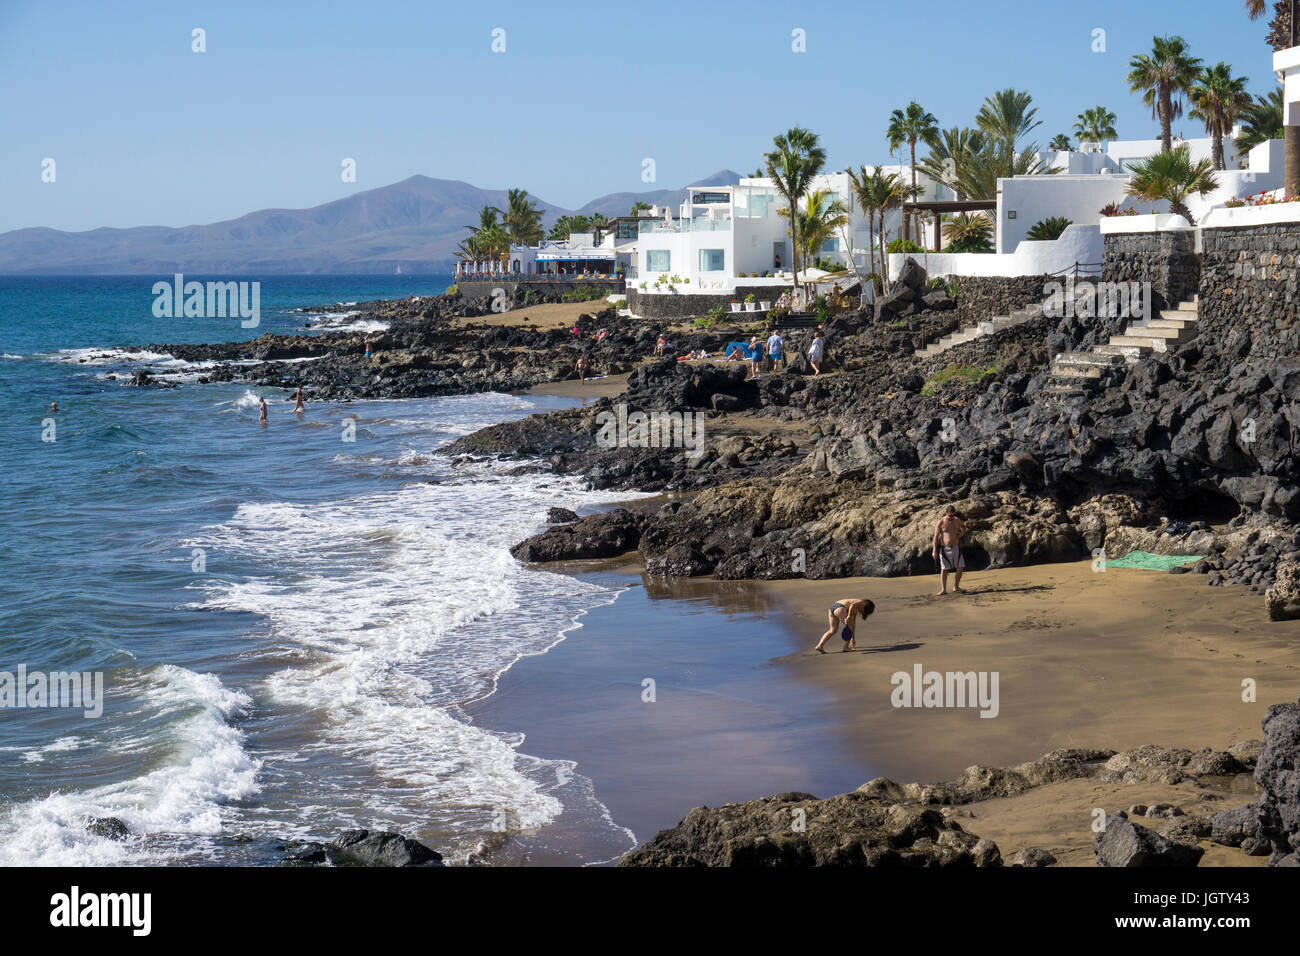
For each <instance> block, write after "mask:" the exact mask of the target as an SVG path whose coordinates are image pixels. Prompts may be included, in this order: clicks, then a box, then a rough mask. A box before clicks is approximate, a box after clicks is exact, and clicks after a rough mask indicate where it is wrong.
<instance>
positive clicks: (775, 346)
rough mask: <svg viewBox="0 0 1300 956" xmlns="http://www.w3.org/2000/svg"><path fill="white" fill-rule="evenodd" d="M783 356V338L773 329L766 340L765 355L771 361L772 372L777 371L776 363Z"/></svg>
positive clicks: (778, 362)
mask: <svg viewBox="0 0 1300 956" xmlns="http://www.w3.org/2000/svg"><path fill="white" fill-rule="evenodd" d="M784 356H785V339H783V338H781V333H780V332H778V331H776V330H775V329H773V330H772V335H771V337H769V338H768V340H767V357H768V358H769V359H770V360H771V362H772V371H773V372H775V371H777V365H778V364H780V362H781V359H782V358H783V357H784Z"/></svg>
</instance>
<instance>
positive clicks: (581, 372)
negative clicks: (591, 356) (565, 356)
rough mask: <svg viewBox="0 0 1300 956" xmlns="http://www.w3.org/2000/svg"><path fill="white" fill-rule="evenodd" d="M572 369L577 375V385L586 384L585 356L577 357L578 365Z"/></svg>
mask: <svg viewBox="0 0 1300 956" xmlns="http://www.w3.org/2000/svg"><path fill="white" fill-rule="evenodd" d="M574 369H575V370H576V371H577V373H578V384H579V385H585V384H587V356H585V355H579V356H578V363H577V364H576V365H575V366H574Z"/></svg>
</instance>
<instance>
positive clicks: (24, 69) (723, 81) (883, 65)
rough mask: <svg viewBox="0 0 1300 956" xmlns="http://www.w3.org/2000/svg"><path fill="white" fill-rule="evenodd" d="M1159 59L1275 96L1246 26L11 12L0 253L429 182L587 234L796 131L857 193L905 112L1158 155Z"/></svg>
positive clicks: (1156, 3) (771, 16)
mask: <svg viewBox="0 0 1300 956" xmlns="http://www.w3.org/2000/svg"><path fill="white" fill-rule="evenodd" d="M195 27H201V28H203V29H204V30H205V31H206V40H207V52H205V53H201V54H200V53H194V52H192V51H191V30H192V29H193V28H195ZM495 28H501V29H504V30H505V46H506V49H505V52H504V53H493V52H492V49H491V44H492V31H493V30H494V29H495ZM795 29H802V30H804V31H805V32H806V46H807V50H806V52H804V53H795V52H793V51H792V49H791V44H792V40H791V32H792V31H793V30H795ZM1094 29H1102V30H1105V31H1106V36H1105V40H1106V52H1104V53H1094V52H1092V45H1093V30H1094ZM1156 33H1161V34H1164V33H1181V34H1182V35H1183V36H1184V37H1186V38H1187V40H1188V41H1189V43H1190V45H1191V48H1192V52H1193V53H1194V54H1195V55H1198V56H1200V57H1201V58H1202V59H1204V60H1206V61H1208V62H1216V61H1218V60H1225V61H1227V62H1229V63H1231V64H1232V65H1233V67H1234V69H1235V71H1236V72H1237V73H1239V74H1244V75H1246V76H1248V77H1250V80H1251V83H1250V88H1251V90H1252V92H1256V93H1262V92H1267V91H1268V90H1269V89H1270V88H1271V87H1272V85H1273V80H1272V77H1271V51H1270V50H1269V48H1268V47H1267V45H1266V44H1265V42H1264V37H1265V34H1266V33H1267V24H1266V21H1264V20H1258V21H1255V22H1253V23H1252V22H1251V21H1250V20H1249V19H1247V17H1246V15H1245V13H1244V12H1243V9H1242V4H1241V2H1239V0H1208V2H1207V0H1200V2H1198V3H1195V4H1192V5H1189V4H1187V3H1186V2H1185V0H1183V2H1175V0H1142V2H1133V0H1126V2H1114V0H1093V2H1091V3H1088V4H1066V3H1060V2H1051V0H1048V2H1043V0H1038V2H1022V0H985V2H981V3H972V2H971V0H929V2H926V3H914V2H906V3H905V2H901V0H899V2H892V3H877V2H867V0H839V2H834V3H827V2H819V0H804V2H801V3H797V4H792V3H774V2H766V0H745V2H708V0H696V2H675V0H649V2H635V3H628V2H626V0H608V2H602V3H596V2H588V0H563V2H560V0H549V2H546V0H532V2H528V3H516V2H513V0H498V2H495V3H467V2H464V0H459V2H454V3H449V2H428V0H425V2H422V3H420V2H412V3H400V2H386V0H369V2H364V3H360V2H346V3H341V2H329V0H323V2H316V3H287V2H286V3H271V2H269V0H262V2H260V3H252V2H243V0H222V2H213V3H185V2H170V3H162V2H160V3H150V2H131V0H126V2H123V3H105V2H103V0H96V2H85V3H82V2H71V3H61V2H56V0H46V2H36V0H0V89H2V90H3V91H4V93H3V103H4V105H3V107H2V108H0V117H3V122H4V135H3V136H2V137H0V231H5V230H9V229H14V228H20V227H24V226H53V227H56V228H60V229H74V230H80V229H90V228H94V227H96V226H137V225H168V226H181V225H187V224H190V223H202V222H211V221H215V220H219V219H227V218H233V217H235V216H239V215H242V214H243V213H245V212H250V211H252V210H255V209H261V208H266V207H274V206H280V207H290V208H297V207H304V206H311V205H315V204H317V203H322V202H327V201H329V200H331V199H337V198H341V197H343V196H346V195H349V194H350V193H352V192H355V191H358V190H361V189H369V188H374V187H376V186H382V185H386V184H388V183H391V182H395V181H397V180H400V179H404V178H406V177H407V176H410V175H413V174H415V173H423V174H426V175H429V176H434V177H438V178H445V179H463V180H465V181H467V182H470V183H473V184H474V185H476V186H482V187H485V188H504V187H507V186H522V187H524V188H526V189H528V190H529V191H530V192H532V193H534V194H536V195H538V196H540V197H542V198H543V199H545V200H547V201H549V202H553V203H556V204H559V205H562V206H568V207H576V206H579V205H581V204H583V203H585V202H586V201H588V200H590V199H593V198H595V197H596V196H598V195H601V194H604V193H608V192H615V191H623V190H641V189H648V188H654V187H652V186H649V185H647V184H645V183H643V182H642V180H641V169H642V160H643V159H644V158H646V157H651V158H653V159H654V160H655V164H656V172H657V182H656V183H655V186H659V187H677V186H680V185H683V184H684V183H686V182H689V181H691V180H694V179H698V178H700V177H703V176H706V175H708V174H710V173H712V172H715V171H717V170H719V169H723V168H732V169H735V170H737V171H738V172H741V173H748V172H750V171H752V170H753V169H754V167H755V166H757V165H758V163H759V159H760V156H761V154H762V152H763V151H764V150H765V149H766V148H767V147H768V146H769V145H770V142H771V138H772V135H773V134H774V133H776V132H778V131H780V130H783V129H785V128H787V127H789V126H791V125H794V124H796V123H797V124H801V125H804V126H808V127H809V128H811V129H812V130H814V131H815V132H817V133H818V134H820V135H821V137H822V140H823V143H824V145H825V146H826V148H827V152H828V158H829V163H830V165H831V166H832V167H834V168H843V167H844V166H845V165H848V164H853V165H855V166H856V165H857V164H859V163H867V164H872V163H876V162H887V161H889V156H888V147H887V145H886V142H885V136H884V129H885V124H886V121H887V118H888V115H889V111H890V110H891V109H893V108H895V107H898V106H902V105H905V104H906V103H907V101H908V100H910V99H913V98H915V99H916V100H918V101H919V102H920V103H921V104H922V105H923V106H925V107H926V108H927V109H929V110H930V111H931V112H932V113H934V114H935V115H936V117H937V118H938V119H939V121H940V124H941V125H943V126H945V127H946V126H952V125H957V124H963V125H969V124H971V123H972V121H973V117H974V114H975V112H976V110H977V109H978V108H979V104H980V102H981V101H982V100H983V98H984V97H985V96H986V95H988V94H989V93H991V92H993V91H994V90H996V89H999V88H1003V87H1007V86H1014V87H1017V88H1019V89H1025V90H1028V91H1029V92H1030V93H1032V94H1033V97H1034V102H1035V104H1036V105H1037V106H1038V108H1039V117H1040V118H1041V119H1043V120H1044V123H1043V126H1042V127H1041V128H1040V129H1039V130H1038V131H1036V134H1041V137H1040V138H1041V140H1042V142H1044V143H1045V142H1046V140H1047V139H1049V138H1050V137H1051V136H1052V134H1054V133H1057V132H1063V133H1069V132H1070V128H1071V126H1072V124H1073V120H1074V117H1075V115H1076V114H1077V113H1079V112H1080V111H1081V110H1083V109H1084V108H1086V107H1089V106H1093V105H1096V104H1098V103H1101V104H1104V105H1106V106H1108V107H1109V108H1110V109H1112V110H1113V111H1115V112H1116V113H1117V114H1118V116H1119V122H1118V123H1117V128H1118V131H1119V134H1120V136H1121V137H1122V138H1125V139H1136V138H1144V137H1150V136H1154V135H1156V131H1157V127H1156V124H1155V122H1154V120H1152V119H1151V116H1150V111H1149V109H1147V108H1146V107H1143V106H1142V104H1141V102H1140V101H1139V99H1138V97H1136V96H1135V95H1133V94H1130V93H1129V92H1128V91H1127V88H1126V85H1125V83H1124V75H1125V73H1126V72H1127V63H1128V60H1129V58H1130V57H1131V56H1132V55H1133V54H1134V53H1135V52H1144V51H1146V50H1149V48H1150V41H1151V37H1152V35H1153V34H1156ZM1180 130H1181V131H1184V132H1185V133H1186V134H1187V135H1188V136H1195V135H1203V134H1202V131H1201V130H1200V128H1199V124H1197V123H1196V122H1195V121H1193V120H1190V119H1188V118H1186V117H1184V118H1183V119H1182V120H1181V121H1179V122H1178V123H1176V124H1175V132H1178V131H1180ZM46 157H50V158H53V159H54V160H55V162H56V164H57V166H56V175H57V179H56V181H55V182H54V183H43V182H41V163H42V160H43V159H45V158H46ZM344 158H353V159H355V160H356V164H357V181H356V182H355V183H345V182H343V181H341V178H340V168H341V167H340V164H341V162H342V160H343V159H344Z"/></svg>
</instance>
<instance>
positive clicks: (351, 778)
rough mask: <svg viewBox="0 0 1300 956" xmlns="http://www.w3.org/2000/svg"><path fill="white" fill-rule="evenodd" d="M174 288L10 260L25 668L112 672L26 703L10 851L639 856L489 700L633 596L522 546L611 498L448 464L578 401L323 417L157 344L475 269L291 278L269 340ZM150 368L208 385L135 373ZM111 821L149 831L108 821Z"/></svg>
mask: <svg viewBox="0 0 1300 956" xmlns="http://www.w3.org/2000/svg"><path fill="white" fill-rule="evenodd" d="M158 278H170V277H154V276H148V277H145V276H141V277H129V276H128V277H92V278H59V277H40V278H15V277H0V309H2V310H3V316H4V321H3V322H2V323H0V355H2V356H3V357H2V358H0V418H2V420H3V421H4V422H5V427H4V428H0V463H2V464H3V467H0V501H3V502H4V507H3V509H0V672H9V673H11V674H16V673H17V672H18V669H19V668H20V667H25V668H26V670H27V671H28V672H29V673H33V672H45V673H49V672H73V671H75V672H86V673H101V674H102V675H103V681H104V685H103V698H104V699H103V704H102V714H101V715H99V716H86V714H85V710H84V709H77V708H70V707H57V708H56V707H12V706H11V707H0V755H2V756H0V864H4V865H44V864H63V865H93V864H182V865H183V864H200V863H201V864H213V863H216V864H248V863H270V862H274V861H275V859H276V858H277V856H276V853H275V851H274V844H275V842H276V841H278V840H283V839H289V838H325V839H328V838H330V837H332V836H334V835H336V834H337V832H338V830H339V829H341V828H344V827H348V826H364V827H370V828H384V829H395V830H399V831H402V832H404V833H406V834H408V835H411V836H414V837H417V838H419V839H421V840H423V841H425V842H427V843H429V844H430V845H432V846H435V847H436V848H438V849H439V850H441V851H443V852H444V853H446V854H448V855H449V857H450V858H451V859H452V860H464V859H466V858H468V857H469V856H470V855H471V854H473V853H475V852H476V851H477V850H478V849H480V848H481V847H482V846H483V845H484V844H485V842H487V843H490V842H491V841H492V840H493V839H494V838H495V835H497V834H499V833H500V832H501V831H502V830H503V829H505V830H507V831H514V830H520V829H522V830H529V831H536V830H538V829H539V828H542V829H545V828H547V827H548V826H549V827H550V829H549V831H547V832H551V833H555V834H564V833H568V834H577V833H580V834H581V837H580V838H577V837H574V838H561V837H558V836H557V837H556V838H555V839H556V843H555V845H552V846H543V847H539V848H538V852H539V853H540V854H541V855H542V856H544V857H545V858H547V859H550V860H552V861H562V862H572V863H593V862H600V861H602V860H608V859H610V858H612V857H615V856H617V855H618V854H619V853H621V852H623V851H625V850H626V849H628V848H630V846H631V843H632V835H631V834H630V833H629V832H628V831H627V830H625V829H623V828H621V827H619V826H617V825H615V824H614V823H613V822H612V821H611V820H610V818H609V814H608V813H607V812H606V811H605V809H604V807H602V806H601V805H600V804H599V802H598V801H597V800H596V799H595V798H594V797H593V795H592V787H591V784H590V781H587V780H585V779H584V778H582V777H581V775H580V774H578V773H576V772H575V768H574V765H573V764H572V763H570V762H567V761H565V760H560V759H538V758H534V757H531V756H530V755H529V754H528V753H527V747H526V741H525V739H524V737H523V735H522V733H520V732H518V731H515V730H511V729H509V728H506V729H504V730H503V729H488V728H485V727H481V726H478V725H476V724H475V723H474V721H473V720H472V719H471V718H470V717H469V716H467V714H466V713H465V710H464V708H466V707H467V706H469V705H470V704H471V703H473V702H475V701H478V700H481V699H483V698H484V697H485V696H487V695H490V694H491V693H492V692H493V689H494V687H495V686H496V682H497V680H498V678H499V677H500V676H501V675H502V674H503V673H505V672H506V671H507V670H508V669H509V668H510V667H511V666H512V664H514V663H515V662H517V661H518V660H520V659H521V658H522V657H524V656H528V655H535V654H539V653H543V652H545V651H546V650H547V649H548V648H550V647H552V646H553V645H555V644H556V643H557V642H559V641H561V640H563V636H564V634H565V633H566V632H567V631H569V630H571V629H572V628H574V627H576V626H578V622H579V621H580V619H581V617H582V615H583V614H584V613H585V612H587V611H588V610H590V609H592V608H596V607H600V606H602V605H606V604H609V603H611V602H613V601H614V600H616V598H617V596H618V593H619V589H618V588H617V587H615V586H611V585H607V584H601V583H598V582H595V581H590V580H575V579H573V578H570V577H565V576H560V575H555V574H550V573H546V572H539V571H537V570H534V569H527V568H523V567H521V566H520V565H519V564H518V563H517V562H515V561H514V560H513V559H512V558H511V557H510V555H509V553H508V551H507V549H508V547H509V546H510V545H511V544H513V543H514V542H516V541H518V540H520V539H521V538H523V537H525V536H527V535H528V534H531V533H533V532H534V531H535V530H537V529H538V528H539V527H540V526H541V524H542V522H543V519H544V516H545V513H546V509H547V508H548V507H550V506H552V505H556V504H560V505H565V506H568V507H574V508H581V507H586V506H594V505H598V504H601V503H602V499H601V498H600V496H598V495H596V494H593V493H590V492H586V491H584V490H582V489H581V488H580V487H579V485H578V484H577V483H575V482H573V481H571V480H568V479H561V478H557V477H554V476H548V475H526V476H513V477H512V476H508V475H506V474H505V473H504V469H499V468H493V467H486V466H472V467H464V468H453V467H451V466H450V464H449V463H448V462H447V461H446V460H445V459H440V458H438V457H436V456H434V455H432V454H431V453H432V452H433V451H434V450H435V449H436V448H437V447H438V446H440V445H442V444H444V443H446V442H448V441H450V440H452V439H454V438H455V437H457V436H459V435H463V434H467V433H469V432H471V431H473V430H475V429H476V428H479V427H481V426H483V425H486V424H490V423H492V422H496V421H502V420H505V419H509V418H513V417H521V416H525V415H528V414H531V413H533V412H535V411H539V410H545V409H546V408H550V407H559V406H560V405H561V404H563V402H562V401H561V400H559V399H546V398H532V397H529V398H525V397H519V396H509V395H500V394H487V395H477V396H462V397H449V398H437V399H428V400H402V401H370V402H352V403H347V404H327V403H322V404H314V403H313V404H309V405H308V407H307V410H306V412H305V414H303V415H301V416H295V415H294V414H293V412H292V403H291V401H290V400H289V396H288V393H287V392H286V391H284V390H280V389H253V388H249V387H247V386H244V385H229V384H227V385H199V384H197V383H196V382H195V379H196V378H197V377H198V375H199V374H200V372H201V369H198V368H195V367H192V366H189V365H187V364H186V363H183V362H179V361H177V360H175V359H173V358H171V357H170V356H169V355H167V354H166V353H165V351H160V350H157V349H155V350H145V349H143V348H142V346H145V345H148V344H150V343H162V342H205V341H207V342H212V341H228V340H235V339H244V338H250V337H255V336H257V335H261V334H263V333H265V332H268V331H269V332H288V331H294V330H298V329H302V328H303V327H304V326H305V325H307V324H310V323H315V322H317V321H318V320H319V318H320V317H319V316H314V315H312V314H311V313H310V312H304V311H302V310H303V309H306V308H308V307H310V306H312V305H320V304H328V303H349V302H357V301H365V300H368V299H374V298H381V297H385V298H396V297H403V296H409V295H429V294H435V293H438V292H441V291H442V290H443V289H444V288H445V287H446V285H447V284H449V282H450V277H448V276H393V277H375V276H364V277H318V276H290V277H279V278H277V277H269V278H268V277H261V278H260V281H261V296H262V302H261V308H262V321H261V324H260V326H259V327H258V328H255V329H243V328H241V327H240V325H239V321H238V319H219V318H218V319H188V318H182V319H158V318H155V317H154V315H153V312H152V303H153V295H152V292H151V288H152V285H153V282H154V281H156V280H157V279H158ZM191 278H194V279H199V280H202V279H203V278H204V277H201V276H193V277H191V276H187V277H186V279H187V280H188V279H191ZM329 322H330V324H331V327H335V328H337V327H340V326H344V325H348V324H349V323H352V324H355V322H356V317H355V316H344V317H341V318H340V317H332V318H331V319H330V320H329ZM141 367H149V368H151V369H153V370H155V372H156V373H157V374H159V375H160V376H161V377H166V378H168V379H170V380H171V381H173V382H176V383H178V384H181V386H182V387H180V388H175V389H166V390H154V389H136V388H131V387H129V386H126V385H125V384H123V382H124V380H125V379H124V378H121V377H119V378H114V377H112V376H121V375H122V374H123V373H129V372H131V371H133V370H134V369H137V368H141ZM259 395H265V397H266V398H267V401H268V404H269V406H270V422H269V424H268V425H266V426H261V425H259V423H258V398H259ZM51 402H58V405H59V410H58V412H57V414H53V413H51V412H50V411H49V404H50V403H51ZM349 434H352V435H353V436H354V438H355V440H351V441H349V440H347V436H348V435H349ZM2 679H3V677H2V675H0V680H2ZM0 702H3V698H2V697H0ZM107 816H113V817H118V818H119V819H121V820H122V821H124V822H125V823H126V824H127V826H128V827H129V829H130V835H129V836H128V837H127V839H125V840H114V839H110V838H108V837H105V836H100V835H96V834H95V833H92V832H91V831H90V830H89V829H88V828H87V824H88V822H89V821H90V820H91V819H92V818H94V817H107ZM561 818H562V819H563V826H560V825H558V824H557V823H556V821H557V820H559V819H561Z"/></svg>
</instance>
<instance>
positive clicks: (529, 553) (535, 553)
mask: <svg viewBox="0 0 1300 956" xmlns="http://www.w3.org/2000/svg"><path fill="white" fill-rule="evenodd" d="M646 520H647V518H646V516H645V515H640V514H633V513H632V512H630V511H628V510H627V509H625V508H616V509H614V510H613V511H603V512H601V513H599V514H594V515H588V516H587V517H585V518H580V519H578V520H577V521H575V522H573V523H572V524H565V525H557V526H555V527H553V528H548V529H547V530H545V531H543V532H542V533H541V534H535V535H533V536H532V537H531V538H529V539H528V540H526V541H522V542H520V543H519V544H517V545H515V546H514V547H513V548H511V549H510V553H511V554H513V555H514V556H515V557H516V558H518V559H519V560H520V561H533V562H537V561H574V560H578V559H583V558H613V557H617V556H618V555H620V554H626V553H627V552H628V551H635V550H636V549H637V546H638V545H639V544H640V542H641V529H642V528H643V527H644V526H645V523H646Z"/></svg>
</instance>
